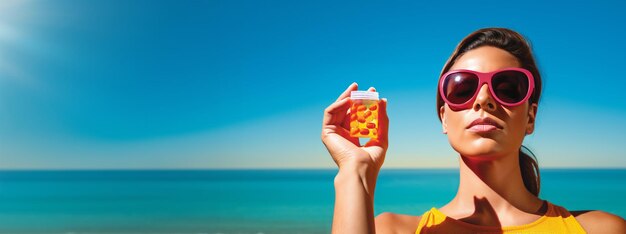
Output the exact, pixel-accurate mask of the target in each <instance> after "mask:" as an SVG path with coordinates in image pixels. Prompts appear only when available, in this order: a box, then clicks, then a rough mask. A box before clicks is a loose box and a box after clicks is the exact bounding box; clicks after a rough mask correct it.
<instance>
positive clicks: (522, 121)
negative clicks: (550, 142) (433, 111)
mask: <svg viewBox="0 0 626 234" xmlns="http://www.w3.org/2000/svg"><path fill="white" fill-rule="evenodd" d="M508 67H520V63H519V62H518V60H517V58H515V57H514V56H513V55H511V54H510V53H508V52H507V51H505V50H502V49H499V48H496V47H491V46H482V47H479V48H476V49H473V50H470V51H468V52H466V53H465V54H463V55H462V56H461V57H459V58H458V59H457V61H456V62H455V63H454V65H453V66H452V67H451V68H450V70H455V69H469V70H474V71H479V72H491V71H494V70H498V69H502V68H508ZM536 113H537V104H532V105H530V106H529V102H525V103H524V104H522V105H519V106H515V107H506V106H502V105H500V104H499V103H498V102H496V100H495V99H494V98H493V97H492V96H491V93H490V92H489V88H488V87H487V84H483V85H482V87H480V91H479V93H478V96H477V97H476V100H475V101H474V103H473V105H472V107H471V108H469V109H465V110H459V111H453V110H452V109H450V107H448V104H444V106H442V107H441V109H440V113H439V114H440V115H441V120H442V125H443V131H444V133H446V134H447V135H448V141H450V145H452V148H454V150H456V151H457V152H459V153H460V154H461V155H462V156H465V157H470V158H476V159H479V158H481V159H496V158H500V157H503V156H506V155H511V154H513V153H515V154H517V152H518V150H519V148H520V146H521V145H522V141H523V140H524V136H525V135H526V134H530V133H532V132H533V130H534V122H535V114H536ZM485 117H489V118H492V119H493V120H495V121H496V122H497V123H498V124H499V125H500V126H501V128H498V129H496V130H495V131H489V132H482V133H481V132H475V131H472V130H470V129H468V126H469V124H470V123H471V122H473V121H474V120H476V119H477V118H485Z"/></svg>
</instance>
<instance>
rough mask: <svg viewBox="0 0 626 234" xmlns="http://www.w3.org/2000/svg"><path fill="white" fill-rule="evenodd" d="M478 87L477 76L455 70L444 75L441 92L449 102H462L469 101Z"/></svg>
mask: <svg viewBox="0 0 626 234" xmlns="http://www.w3.org/2000/svg"><path fill="white" fill-rule="evenodd" d="M477 88H478V77H477V76H476V75H474V74H472V73H468V72H456V73H452V74H450V75H448V76H446V77H445V79H444V83H443V93H444V95H445V97H446V99H448V101H449V102H451V103H453V104H463V103H465V102H467V101H469V100H470V99H471V98H472V97H473V96H474V93H476V89H477Z"/></svg>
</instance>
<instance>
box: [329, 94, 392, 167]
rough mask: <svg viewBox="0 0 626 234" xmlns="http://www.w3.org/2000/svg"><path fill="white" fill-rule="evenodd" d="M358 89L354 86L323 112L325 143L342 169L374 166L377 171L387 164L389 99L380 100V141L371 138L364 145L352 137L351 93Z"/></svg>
mask: <svg viewBox="0 0 626 234" xmlns="http://www.w3.org/2000/svg"><path fill="white" fill-rule="evenodd" d="M357 88H358V86H357V84H356V83H352V84H351V85H350V86H349V87H348V88H347V89H346V91H344V92H343V93H342V94H341V95H339V98H337V100H336V101H335V102H334V103H333V104H331V105H330V106H328V107H327V108H326V109H325V110H324V120H323V121H322V142H323V143H324V145H325V146H326V149H328V152H329V153H330V155H331V156H332V158H333V160H334V161H335V163H337V166H339V168H340V169H341V168H345V167H349V166H358V167H360V166H367V167H370V166H373V167H374V169H376V170H375V171H378V170H380V168H381V167H382V165H383V162H384V161H385V154H386V152H387V145H388V141H387V140H388V138H387V131H388V129H389V118H388V117H387V99H384V98H383V99H381V100H380V101H379V111H378V138H371V139H370V140H369V141H368V142H367V143H366V144H365V145H364V146H361V145H360V143H359V139H358V138H357V137H351V136H350V118H349V116H350V105H351V101H350V92H351V91H355V90H357ZM368 91H372V92H375V91H376V89H374V88H373V87H372V88H369V89H368Z"/></svg>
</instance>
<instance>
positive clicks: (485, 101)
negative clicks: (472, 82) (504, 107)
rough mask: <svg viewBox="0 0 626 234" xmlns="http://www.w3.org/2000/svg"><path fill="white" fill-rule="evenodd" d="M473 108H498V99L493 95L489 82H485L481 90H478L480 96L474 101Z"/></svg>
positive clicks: (490, 109)
mask: <svg viewBox="0 0 626 234" xmlns="http://www.w3.org/2000/svg"><path fill="white" fill-rule="evenodd" d="M472 108H473V109H474V110H475V111H478V110H480V109H484V110H486V111H495V110H496V100H495V99H494V98H493V97H492V96H491V92H489V87H488V86H487V84H483V86H481V87H480V91H479V92H478V96H476V100H475V101H474V106H473V107H472Z"/></svg>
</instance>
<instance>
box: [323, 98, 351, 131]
mask: <svg viewBox="0 0 626 234" xmlns="http://www.w3.org/2000/svg"><path fill="white" fill-rule="evenodd" d="M348 109H350V97H346V98H343V99H341V100H339V101H337V102H333V104H330V106H328V107H326V109H325V110H324V120H323V121H322V124H323V125H328V124H341V122H342V121H343V119H345V117H346V113H347V112H348Z"/></svg>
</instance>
